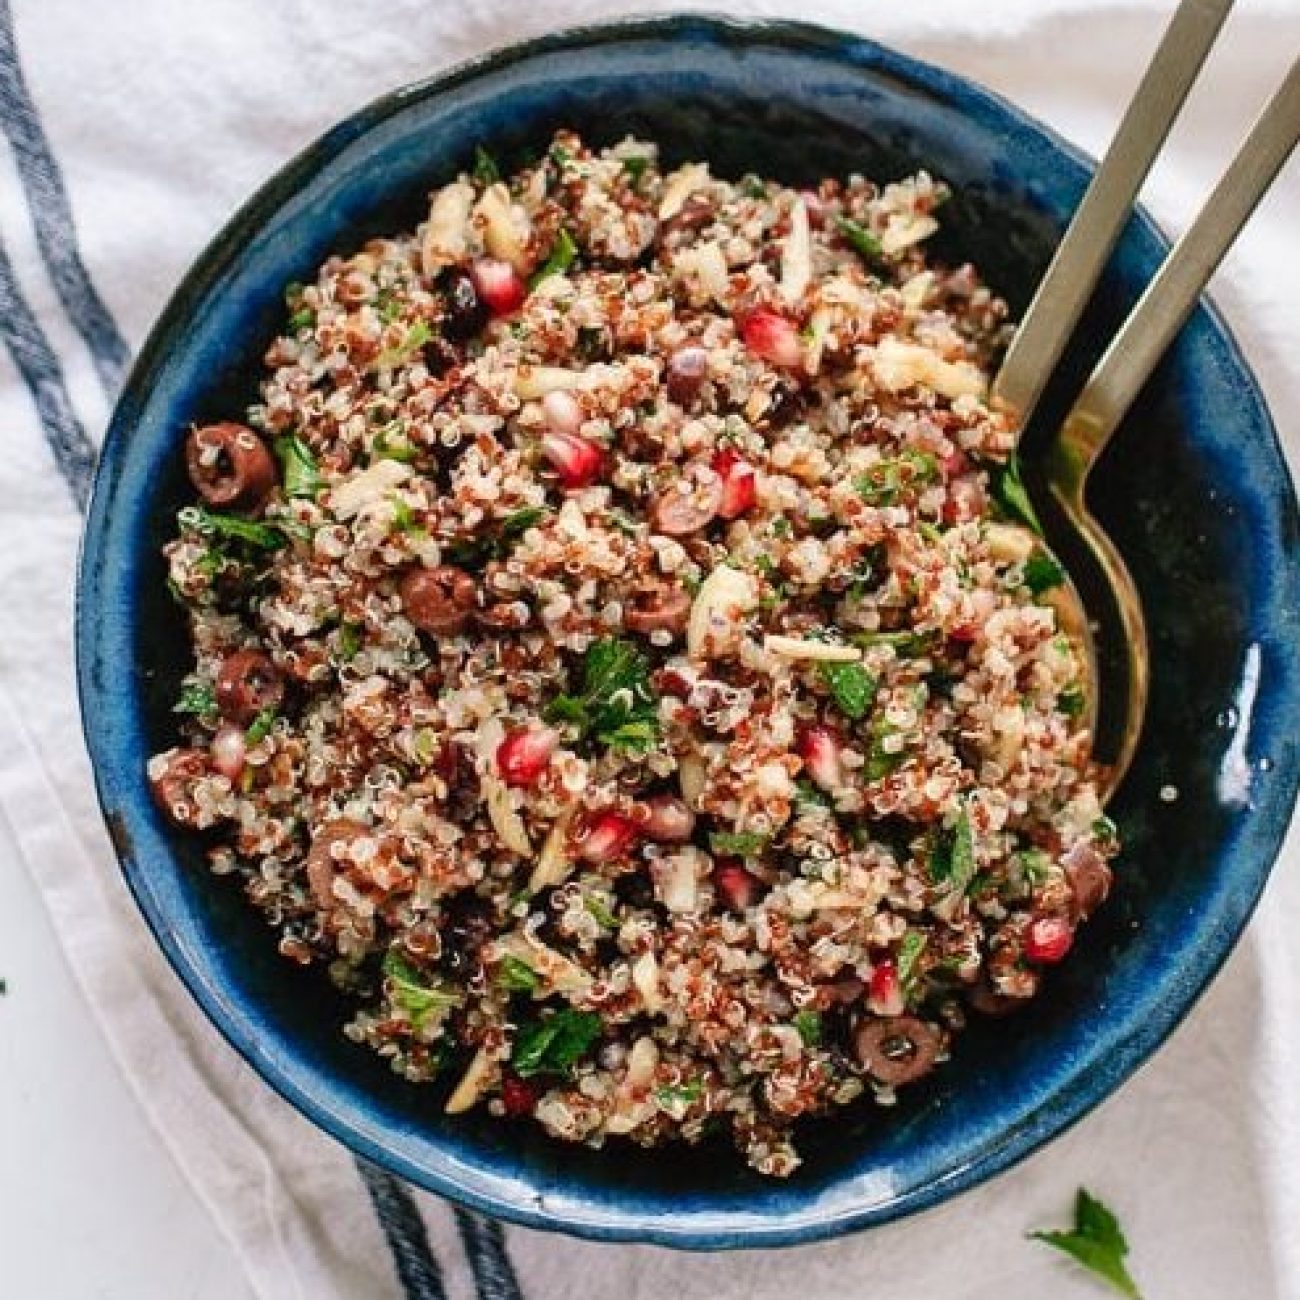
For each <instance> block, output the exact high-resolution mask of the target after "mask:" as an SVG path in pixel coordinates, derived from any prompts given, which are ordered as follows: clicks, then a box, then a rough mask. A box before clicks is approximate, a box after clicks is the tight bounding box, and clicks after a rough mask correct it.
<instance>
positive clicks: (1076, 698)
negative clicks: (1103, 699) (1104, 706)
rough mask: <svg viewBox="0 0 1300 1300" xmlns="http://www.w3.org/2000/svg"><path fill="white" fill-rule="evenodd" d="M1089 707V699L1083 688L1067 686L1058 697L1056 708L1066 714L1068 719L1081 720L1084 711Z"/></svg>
mask: <svg viewBox="0 0 1300 1300" xmlns="http://www.w3.org/2000/svg"><path fill="white" fill-rule="evenodd" d="M1087 706H1088V697H1087V696H1086V695H1085V694H1084V693H1083V687H1082V686H1067V687H1066V688H1065V690H1063V691H1062V692H1061V693H1060V695H1058V696H1057V697H1056V707H1057V708H1058V709H1060V710H1061V712H1062V713H1064V714H1065V716H1066V717H1067V718H1081V717H1083V711H1084V709H1085V708H1087Z"/></svg>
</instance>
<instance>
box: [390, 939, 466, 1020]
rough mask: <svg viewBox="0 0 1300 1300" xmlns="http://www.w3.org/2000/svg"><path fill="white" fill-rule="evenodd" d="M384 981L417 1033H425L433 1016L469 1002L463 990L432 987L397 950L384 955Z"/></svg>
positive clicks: (392, 949)
mask: <svg viewBox="0 0 1300 1300" xmlns="http://www.w3.org/2000/svg"><path fill="white" fill-rule="evenodd" d="M384 977H385V979H386V980H387V981H388V995H389V997H391V998H392V1000H393V1002H394V1003H396V1005H397V1006H399V1007H401V1008H402V1010H403V1011H405V1012H406V1014H407V1015H408V1016H410V1017H411V1023H412V1024H413V1025H414V1026H415V1027H416V1028H417V1029H423V1028H424V1026H425V1024H426V1023H427V1021H428V1020H429V1018H430V1017H431V1016H433V1015H436V1014H437V1013H438V1012H440V1011H447V1010H449V1009H450V1008H452V1007H458V1006H461V1005H462V1004H463V1003H464V1001H465V995H464V993H462V992H461V991H460V990H459V989H454V988H449V987H447V986H445V985H441V984H433V983H430V982H429V981H428V980H427V979H426V978H425V977H424V974H423V973H422V972H421V971H418V970H417V969H416V968H415V967H414V966H413V965H411V963H410V962H409V961H407V959H406V958H405V957H403V956H402V954H401V953H400V952H398V950H397V949H396V948H390V949H389V950H388V951H387V952H386V953H385V954H384Z"/></svg>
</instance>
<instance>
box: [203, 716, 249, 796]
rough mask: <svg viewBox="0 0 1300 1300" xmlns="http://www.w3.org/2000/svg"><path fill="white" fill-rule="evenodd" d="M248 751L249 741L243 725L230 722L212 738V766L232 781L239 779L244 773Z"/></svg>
mask: <svg viewBox="0 0 1300 1300" xmlns="http://www.w3.org/2000/svg"><path fill="white" fill-rule="evenodd" d="M247 752H248V741H247V739H246V738H245V733H244V728H243V727H236V726H235V725H234V724H233V723H229V722H228V723H227V724H226V725H225V726H224V727H221V728H219V729H218V731H217V734H216V735H215V736H213V738H212V766H213V767H215V768H216V769H217V771H218V772H220V773H221V775H222V776H227V777H229V778H230V779H231V780H232V781H238V780H239V778H240V776H242V775H243V771H244V755H245V754H246V753H247Z"/></svg>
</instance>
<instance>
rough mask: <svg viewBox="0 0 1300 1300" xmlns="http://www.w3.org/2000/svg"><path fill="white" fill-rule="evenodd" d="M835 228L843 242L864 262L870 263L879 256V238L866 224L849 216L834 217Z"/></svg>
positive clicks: (876, 260) (878, 258)
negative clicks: (842, 237) (841, 236)
mask: <svg viewBox="0 0 1300 1300" xmlns="http://www.w3.org/2000/svg"><path fill="white" fill-rule="evenodd" d="M835 228H836V229H837V230H838V231H839V232H840V234H841V235H843V236H844V240H845V242H846V243H847V244H848V245H849V247H850V248H852V249H853V251H854V252H855V253H857V254H858V256H859V257H861V258H862V260H863V261H864V262H866V263H867V264H868V265H870V264H871V263H873V262H878V261H879V260H880V257H881V248H880V239H879V237H878V236H876V235H874V234H872V233H871V231H870V230H868V229H867V228H866V226H864V225H861V224H860V223H859V222H857V221H854V220H853V219H852V218H851V217H836V218H835Z"/></svg>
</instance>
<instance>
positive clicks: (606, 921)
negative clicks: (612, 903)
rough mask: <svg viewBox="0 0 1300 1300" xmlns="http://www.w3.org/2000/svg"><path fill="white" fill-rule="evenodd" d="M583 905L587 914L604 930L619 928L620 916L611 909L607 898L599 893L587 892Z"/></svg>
mask: <svg viewBox="0 0 1300 1300" xmlns="http://www.w3.org/2000/svg"><path fill="white" fill-rule="evenodd" d="M582 905H583V907H585V908H586V909H587V914H588V915H589V916H591V917H592V918H593V919H594V920H595V922H596V924H597V925H598V926H600V927H601V929H602V930H617V929H618V917H616V916H615V915H614V913H613V912H611V911H610V910H609V906H608V905H607V904H606V902H605V900H604V899H603V898H601V897H600V896H599V895H598V894H585V895H584V896H583V899H582Z"/></svg>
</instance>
